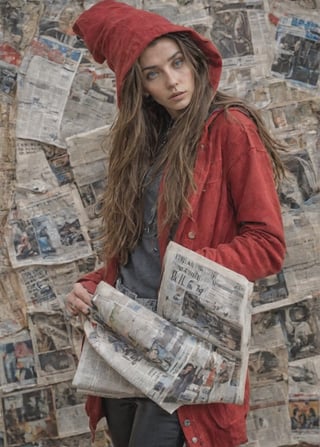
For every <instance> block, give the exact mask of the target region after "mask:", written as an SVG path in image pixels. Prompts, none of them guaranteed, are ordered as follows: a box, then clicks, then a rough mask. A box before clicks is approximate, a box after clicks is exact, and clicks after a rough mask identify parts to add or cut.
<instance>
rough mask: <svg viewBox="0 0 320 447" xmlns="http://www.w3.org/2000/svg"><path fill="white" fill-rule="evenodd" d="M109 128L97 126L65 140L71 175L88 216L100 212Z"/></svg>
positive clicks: (106, 165) (93, 217)
mask: <svg viewBox="0 0 320 447" xmlns="http://www.w3.org/2000/svg"><path fill="white" fill-rule="evenodd" d="M109 129H110V126H103V127H98V128H97V129H94V130H91V131H88V132H82V133H80V134H76V135H74V136H72V137H69V138H67V139H66V144H67V151H68V154H69V157H70V164H71V168H72V173H73V178H74V181H75V183H76V185H77V187H78V190H79V193H80V197H81V200H82V205H83V207H84V209H85V211H86V213H87V216H88V217H89V219H96V218H97V217H98V216H99V215H100V210H101V202H102V196H103V193H104V191H105V183H106V173H107V167H108V160H109V152H108V150H109V144H108V143H109V138H108V134H109Z"/></svg>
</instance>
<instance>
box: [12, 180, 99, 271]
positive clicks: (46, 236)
mask: <svg viewBox="0 0 320 447" xmlns="http://www.w3.org/2000/svg"><path fill="white" fill-rule="evenodd" d="M85 220H86V217H85V215H84V212H83V208H82V206H81V200H80V197H79V194H78V192H77V190H76V187H75V186H74V185H70V186H69V185H64V186H61V187H60V188H55V189H51V190H49V191H48V192H46V193H41V192H40V193H38V194H30V193H29V192H28V191H26V192H25V194H21V193H20V194H17V195H16V203H15V208H14V209H13V210H12V211H11V213H10V215H9V219H8V228H7V230H8V231H7V234H6V238H7V245H8V249H9V256H10V260H11V263H12V266H13V267H20V266H28V265H39V264H41V265H53V264H59V263H60V264H62V263H65V262H71V261H74V260H76V259H80V258H82V257H86V256H89V255H91V254H92V249H91V246H90V242H89V238H88V235H87V230H86V226H85Z"/></svg>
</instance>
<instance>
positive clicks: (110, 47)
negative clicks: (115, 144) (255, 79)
mask: <svg viewBox="0 0 320 447" xmlns="http://www.w3.org/2000/svg"><path fill="white" fill-rule="evenodd" d="M73 30H74V32H75V34H77V35H78V36H79V37H81V38H82V39H83V40H84V42H85V44H86V46H87V48H88V50H89V51H90V53H91V54H92V56H93V58H94V59H95V61H96V62H98V63H100V64H102V63H103V62H104V61H106V62H107V64H108V66H109V67H110V68H111V70H112V71H114V73H115V75H116V86H117V98H118V104H120V96H121V88H122V85H123V81H124V79H125V77H126V75H127V73H128V71H129V70H130V68H131V67H132V65H133V64H134V62H135V61H136V60H137V59H138V57H139V56H140V55H141V53H142V52H143V50H144V49H145V48H146V47H147V46H148V45H149V44H150V43H151V42H152V41H153V40H154V39H156V38H158V37H160V36H162V35H165V34H168V33H175V32H184V33H186V34H188V35H189V36H190V37H191V39H192V40H193V41H194V42H196V44H197V45H198V47H199V48H200V50H201V51H202V52H203V53H204V55H205V56H206V58H207V61H208V67H209V77H210V83H211V85H212V87H213V90H214V91H216V90H217V88H218V85H219V82H220V77H221V71H222V58H221V56H220V53H219V51H218V50H217V48H216V47H215V46H214V44H213V43H212V42H211V41H210V40H209V39H207V38H206V37H204V36H202V35H200V34H199V33H197V32H196V31H195V30H194V29H193V28H188V27H185V26H180V25H176V24H174V23H172V22H170V21H169V20H167V19H166V18H165V17H163V16H160V15H158V14H155V13H152V12H149V11H146V10H143V9H136V8H134V7H133V6H130V5H128V4H126V3H120V2H117V1H114V0H103V1H101V2H99V3H96V4H95V5H93V6H92V7H91V8H89V9H88V10H86V11H84V12H83V13H82V14H81V15H80V16H79V17H78V19H77V20H76V22H75V24H74V25H73Z"/></svg>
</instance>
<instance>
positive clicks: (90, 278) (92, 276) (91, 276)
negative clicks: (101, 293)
mask: <svg viewBox="0 0 320 447" xmlns="http://www.w3.org/2000/svg"><path fill="white" fill-rule="evenodd" d="M105 274H106V271H105V268H104V267H101V268H100V269H98V270H95V271H94V272H91V273H88V274H87V275H85V276H82V277H81V278H80V279H79V280H78V281H77V282H79V283H80V284H82V285H83V287H84V288H85V289H87V290H88V292H89V293H91V294H94V292H95V290H96V288H97V285H98V284H99V282H100V281H103V280H104V279H105Z"/></svg>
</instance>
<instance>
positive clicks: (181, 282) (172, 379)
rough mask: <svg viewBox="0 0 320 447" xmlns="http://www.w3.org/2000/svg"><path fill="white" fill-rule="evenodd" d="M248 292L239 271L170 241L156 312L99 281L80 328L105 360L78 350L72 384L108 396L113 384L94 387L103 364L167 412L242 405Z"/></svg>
mask: <svg viewBox="0 0 320 447" xmlns="http://www.w3.org/2000/svg"><path fill="white" fill-rule="evenodd" d="M251 292H252V284H251V283H250V282H249V281H247V280H246V279H245V278H244V277H243V276H241V275H238V274H236V273H235V272H232V271H231V270H229V269H226V268H224V267H221V266H220V265H218V264H216V263H215V262H212V261H210V260H208V259H206V258H204V257H203V256H200V255H198V254H196V253H194V252H192V251H191V250H188V249H186V248H183V247H181V246H179V245H178V244H176V243H173V242H171V243H170V244H169V246H168V249H167V253H166V257H165V268H164V273H163V278H162V282H161V287H160V292H159V305H158V313H154V312H152V311H150V310H148V309H147V308H145V307H144V306H141V305H140V304H138V303H137V302H136V301H134V300H132V299H130V298H129V297H127V296H125V295H124V294H122V293H121V292H119V291H118V290H116V289H114V288H113V287H111V286H110V285H108V284H106V283H104V282H101V283H100V284H99V285H98V287H97V291H96V294H95V296H94V297H93V305H94V308H93V311H92V313H91V319H90V321H85V323H84V329H85V333H86V336H87V341H88V343H89V344H90V346H91V347H92V348H93V350H94V351H95V352H96V353H97V354H98V355H99V356H100V357H102V358H103V359H104V360H105V364H103V363H102V365H101V363H99V362H98V363H93V362H92V357H91V355H92V350H91V354H90V352H89V355H88V349H87V347H85V350H84V351H83V356H82V357H83V358H82V359H81V360H80V363H79V368H78V371H77V373H76V376H75V380H74V385H75V386H77V387H78V388H79V389H81V390H83V391H86V392H89V393H91V394H98V395H106V396H107V395H109V394H110V395H112V396H114V393H115V390H116V389H117V385H116V384H113V386H112V387H110V385H109V386H108V384H106V386H107V389H106V390H105V392H104V391H103V390H101V380H102V379H101V378H102V377H103V376H105V375H106V368H107V367H108V366H109V367H110V368H111V369H113V370H114V371H115V372H116V373H118V374H120V376H122V377H123V378H124V379H125V380H126V381H127V382H129V383H130V384H131V385H132V386H133V387H135V388H137V389H138V390H139V394H141V393H142V394H144V395H146V396H147V397H149V398H150V399H152V400H153V401H155V402H156V403H157V404H158V405H160V406H162V407H163V408H164V409H166V410H167V411H169V412H172V411H174V410H175V409H176V408H178V407H179V406H180V405H185V404H197V403H209V402H229V403H241V402H242V401H243V395H244V387H245V379H246V371H247V365H248V338H249V332H250V322H251V318H250V309H249V297H250V295H251ZM159 314H161V315H159ZM86 357H87V360H86ZM84 365H85V366H84ZM91 365H92V366H91ZM93 365H94V366H93ZM97 366H98V367H97ZM85 369H86V370H87V373H86V374H85ZM89 369H90V375H91V383H88V370H89ZM108 374H109V373H108ZM114 377H116V376H114ZM97 383H99V386H98V388H99V389H97V390H96V388H97V385H96V384H97ZM119 385H120V387H119V393H120V394H121V389H122V387H121V384H120V382H119ZM129 395H131V396H132V390H130V392H129Z"/></svg>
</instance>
